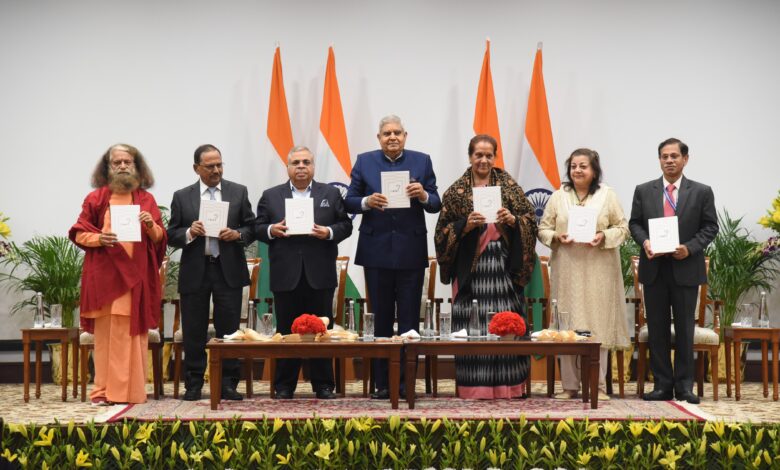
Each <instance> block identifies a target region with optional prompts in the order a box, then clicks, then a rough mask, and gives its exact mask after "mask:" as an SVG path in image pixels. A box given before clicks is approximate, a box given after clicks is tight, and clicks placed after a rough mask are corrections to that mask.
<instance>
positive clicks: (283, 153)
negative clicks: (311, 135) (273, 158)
mask: <svg viewBox="0 0 780 470" xmlns="http://www.w3.org/2000/svg"><path fill="white" fill-rule="evenodd" d="M266 134H267V135H268V139H269V140H270V141H271V144H272V145H273V146H274V149H276V153H277V154H279V158H281V159H282V162H283V163H284V164H285V166H286V165H287V153H288V152H289V151H290V149H291V148H293V145H295V144H294V143H293V142H294V141H293V135H292V127H291V126H290V114H289V113H288V112H287V98H286V97H285V93H284V79H283V77H282V56H281V52H280V50H279V47H278V46H277V47H276V52H274V67H273V71H272V72H271V96H270V97H269V99H268V125H267V129H266Z"/></svg>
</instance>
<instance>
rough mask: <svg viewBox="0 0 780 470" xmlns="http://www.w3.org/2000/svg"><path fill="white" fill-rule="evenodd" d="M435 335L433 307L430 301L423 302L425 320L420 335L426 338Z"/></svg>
mask: <svg viewBox="0 0 780 470" xmlns="http://www.w3.org/2000/svg"><path fill="white" fill-rule="evenodd" d="M435 334H436V330H435V328H434V327H433V305H432V304H431V299H426V300H425V320H424V321H423V331H422V335H423V336H425V337H426V338H430V337H432V336H434V335H435Z"/></svg>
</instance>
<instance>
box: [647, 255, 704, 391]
mask: <svg viewBox="0 0 780 470" xmlns="http://www.w3.org/2000/svg"><path fill="white" fill-rule="evenodd" d="M672 262H673V261H672V260H671V259H662V260H661V265H660V266H659V270H658V277H656V279H655V282H653V283H652V284H646V285H645V286H644V294H645V308H646V315H647V333H648V339H647V343H648V346H649V347H650V370H652V371H653V376H654V377H655V386H654V388H655V390H663V391H672V390H674V391H675V392H678V393H679V392H690V391H692V390H693V373H694V364H693V333H694V328H695V326H696V325H695V313H696V299H697V297H698V291H699V288H698V286H681V285H678V284H677V283H676V282H675V280H674V273H673V272H672ZM672 322H674V332H675V341H674V349H675V351H674V369H672V360H671V349H672V338H671V325H672Z"/></svg>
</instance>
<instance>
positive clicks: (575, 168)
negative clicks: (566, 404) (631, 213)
mask: <svg viewBox="0 0 780 470" xmlns="http://www.w3.org/2000/svg"><path fill="white" fill-rule="evenodd" d="M576 206H584V207H587V208H591V209H594V210H595V212H596V214H597V216H596V236H595V237H594V238H593V240H590V241H589V242H587V243H581V242H575V241H574V240H573V238H572V237H571V236H570V235H569V227H568V224H569V213H570V210H571V208H572V207H576ZM627 237H628V223H627V222H626V218H625V215H624V214H623V209H622V208H621V207H620V202H619V201H618V199H617V195H616V194H615V192H614V191H613V190H612V188H610V187H608V186H606V185H605V184H602V183H601V163H600V162H599V154H598V153H597V152H596V151H595V150H590V149H585V148H582V149H577V150H575V151H574V152H572V154H571V156H569V158H568V159H567V160H566V182H564V183H563V187H562V188H561V189H559V190H557V191H555V192H554V193H553V194H552V196H550V200H549V201H548V202H547V206H546V207H545V210H544V216H543V217H542V220H541V221H540V222H539V241H541V242H542V243H544V244H545V245H546V246H549V247H550V249H551V254H550V297H551V298H553V299H558V309H559V312H561V313H560V316H561V318H560V321H561V324H565V325H566V326H567V328H568V329H578V330H589V331H590V332H591V333H592V334H593V337H594V339H595V340H596V341H599V342H601V358H600V361H601V362H600V363H599V364H600V370H599V386H600V387H601V390H602V392H600V393H599V400H609V397H608V396H606V394H605V393H603V390H604V384H605V379H606V371H607V368H606V364H607V352H608V351H609V350H610V349H612V348H616V347H618V348H625V347H628V344H629V343H628V329H627V326H626V318H625V303H624V291H623V277H622V272H621V269H620V244H621V243H623V241H624V240H625V239H626V238H627ZM560 358H561V384H562V385H563V393H560V394H558V395H556V396H555V397H556V398H559V399H567V398H575V397H576V396H577V390H579V388H580V370H579V364H578V363H577V362H578V360H579V358H577V357H576V356H561V357H560Z"/></svg>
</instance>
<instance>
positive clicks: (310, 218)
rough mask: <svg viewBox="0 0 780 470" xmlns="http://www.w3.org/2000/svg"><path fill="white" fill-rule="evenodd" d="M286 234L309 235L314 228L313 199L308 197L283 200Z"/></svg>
mask: <svg viewBox="0 0 780 470" xmlns="http://www.w3.org/2000/svg"><path fill="white" fill-rule="evenodd" d="M284 220H285V225H287V235H311V233H312V231H313V230H314V200H313V199H312V198H310V197H305V198H289V199H285V200H284Z"/></svg>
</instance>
